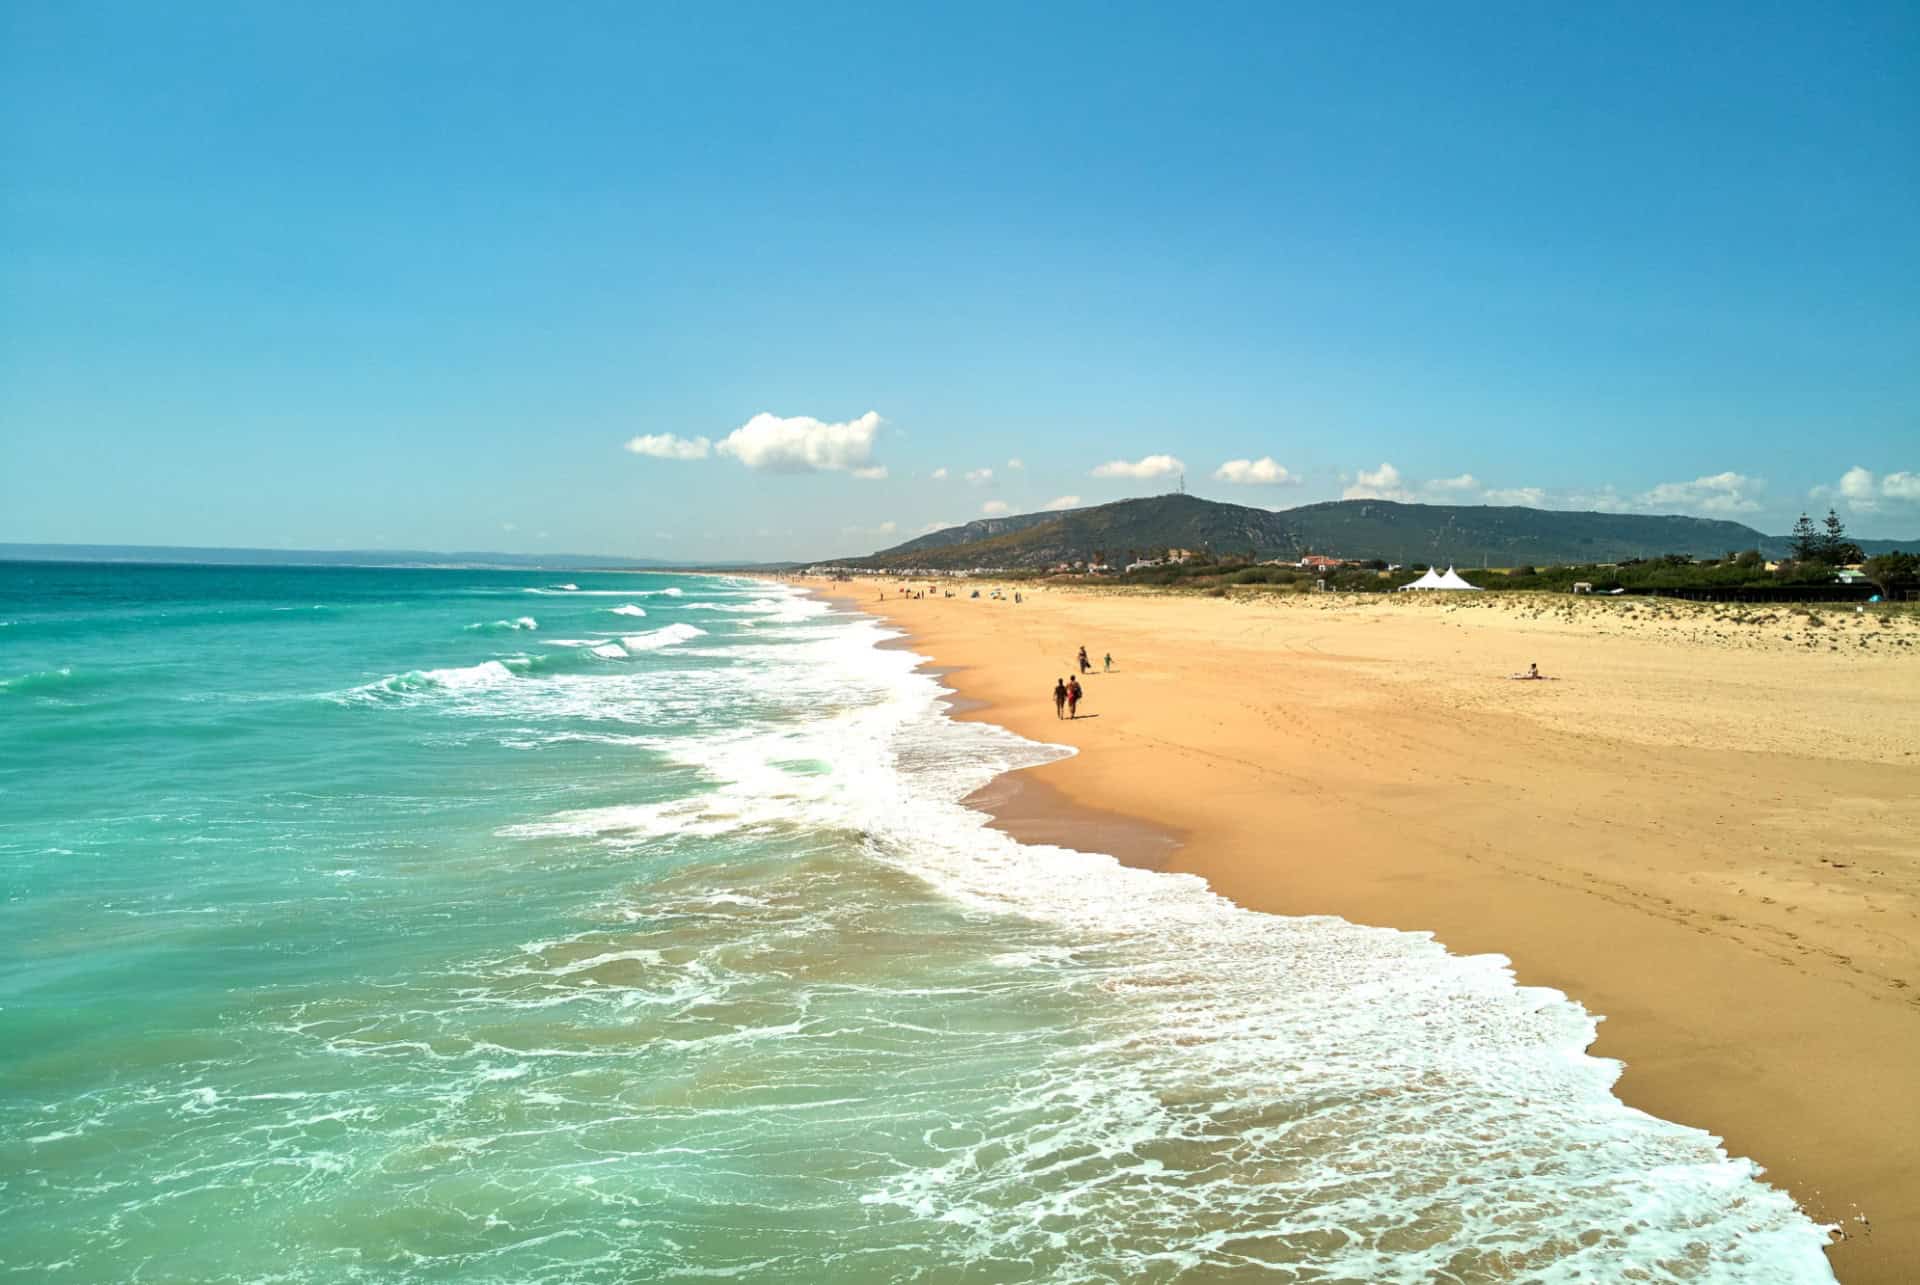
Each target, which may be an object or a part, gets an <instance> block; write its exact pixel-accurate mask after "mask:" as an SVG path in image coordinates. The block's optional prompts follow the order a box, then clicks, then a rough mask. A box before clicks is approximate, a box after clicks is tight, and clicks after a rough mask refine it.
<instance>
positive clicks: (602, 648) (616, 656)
mask: <svg viewBox="0 0 1920 1285" xmlns="http://www.w3.org/2000/svg"><path fill="white" fill-rule="evenodd" d="M588 650H589V651H591V652H592V653H593V654H594V655H596V656H598V657H600V659H602V660H625V659H626V658H627V651H626V648H624V647H622V646H621V645H620V644H619V643H616V642H609V643H600V644H599V645H598V646H595V647H591V648H589V649H588Z"/></svg>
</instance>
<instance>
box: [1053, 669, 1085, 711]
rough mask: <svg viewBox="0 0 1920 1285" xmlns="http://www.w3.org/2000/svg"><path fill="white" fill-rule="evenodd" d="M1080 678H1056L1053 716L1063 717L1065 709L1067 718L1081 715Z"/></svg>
mask: <svg viewBox="0 0 1920 1285" xmlns="http://www.w3.org/2000/svg"><path fill="white" fill-rule="evenodd" d="M1080 695H1081V693H1080V680H1079V679H1078V678H1072V679H1067V678H1056V679H1054V682H1053V716H1054V717H1055V718H1060V717H1062V714H1061V711H1062V710H1065V711H1066V714H1065V715H1064V716H1065V717H1067V718H1079V717H1080Z"/></svg>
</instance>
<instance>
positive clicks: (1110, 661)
mask: <svg viewBox="0 0 1920 1285" xmlns="http://www.w3.org/2000/svg"><path fill="white" fill-rule="evenodd" d="M1107 672H1108V673H1109V674H1111V673H1112V672H1113V653H1112V652H1108V653H1107Z"/></svg>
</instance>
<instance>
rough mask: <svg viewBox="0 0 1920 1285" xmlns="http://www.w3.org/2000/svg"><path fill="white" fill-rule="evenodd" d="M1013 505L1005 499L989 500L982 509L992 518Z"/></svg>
mask: <svg viewBox="0 0 1920 1285" xmlns="http://www.w3.org/2000/svg"><path fill="white" fill-rule="evenodd" d="M1012 507H1013V506H1012V505H1010V504H1008V503H1007V502H1006V501H1005V500H988V501H987V502H986V503H985V504H983V505H981V506H980V511H981V512H982V513H984V514H986V515H987V516H988V517H990V518H997V517H999V516H1000V515H1001V514H1002V513H1005V512H1006V511H1007V510H1008V509H1010V508H1012Z"/></svg>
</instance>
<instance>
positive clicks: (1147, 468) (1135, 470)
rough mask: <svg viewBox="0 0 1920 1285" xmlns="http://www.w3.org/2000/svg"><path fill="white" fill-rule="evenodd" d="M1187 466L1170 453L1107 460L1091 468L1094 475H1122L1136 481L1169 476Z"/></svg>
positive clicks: (1181, 471)
mask: <svg viewBox="0 0 1920 1285" xmlns="http://www.w3.org/2000/svg"><path fill="white" fill-rule="evenodd" d="M1186 469H1187V466H1186V465H1185V464H1182V463H1181V462H1180V461H1179V460H1177V459H1175V458H1174V457H1173V456H1171V455H1149V456H1146V457H1145V458H1144V459H1138V460H1108V461H1107V462H1106V463H1105V464H1102V465H1100V466H1099V467H1098V468H1096V469H1094V470H1093V476H1094V477H1123V478H1132V479H1135V480H1136V481H1145V480H1147V479H1148V478H1155V477H1171V476H1173V475H1174V474H1175V473H1184V472H1186Z"/></svg>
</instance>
